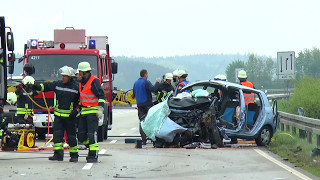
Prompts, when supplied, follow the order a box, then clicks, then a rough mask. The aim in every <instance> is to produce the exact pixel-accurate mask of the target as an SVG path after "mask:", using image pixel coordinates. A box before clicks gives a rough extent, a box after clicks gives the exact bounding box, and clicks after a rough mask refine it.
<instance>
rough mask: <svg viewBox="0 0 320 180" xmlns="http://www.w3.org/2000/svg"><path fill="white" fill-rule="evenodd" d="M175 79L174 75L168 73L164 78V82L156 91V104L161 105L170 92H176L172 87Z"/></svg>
mask: <svg viewBox="0 0 320 180" xmlns="http://www.w3.org/2000/svg"><path fill="white" fill-rule="evenodd" d="M172 79H173V75H172V73H167V74H166V75H165V76H164V82H162V83H161V84H160V85H159V87H158V88H157V89H156V92H157V101H156V103H160V102H162V101H164V100H165V99H166V97H167V95H168V93H169V92H170V91H174V88H173V86H172V85H171V81H172Z"/></svg>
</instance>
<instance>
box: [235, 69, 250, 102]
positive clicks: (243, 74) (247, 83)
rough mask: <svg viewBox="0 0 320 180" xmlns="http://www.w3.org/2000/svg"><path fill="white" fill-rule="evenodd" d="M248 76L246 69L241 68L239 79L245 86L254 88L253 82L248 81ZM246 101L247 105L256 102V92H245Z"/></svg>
mask: <svg viewBox="0 0 320 180" xmlns="http://www.w3.org/2000/svg"><path fill="white" fill-rule="evenodd" d="M247 78H248V76H247V73H246V71H244V70H241V71H239V72H238V79H239V81H240V84H241V85H243V86H247V87H250V88H254V86H253V84H252V83H251V82H250V81H248V80H247ZM244 101H245V104H246V105H248V104H249V103H254V93H249V94H248V93H244Z"/></svg>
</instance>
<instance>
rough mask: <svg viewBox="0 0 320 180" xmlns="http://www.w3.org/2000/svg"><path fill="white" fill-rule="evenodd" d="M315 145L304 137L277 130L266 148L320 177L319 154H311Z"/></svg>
mask: <svg viewBox="0 0 320 180" xmlns="http://www.w3.org/2000/svg"><path fill="white" fill-rule="evenodd" d="M313 142H315V140H314V141H313ZM315 147H316V144H309V143H308V141H307V140H306V139H301V138H299V135H292V134H289V133H287V132H282V131H278V132H276V133H275V134H274V136H273V138H272V141H271V143H270V144H269V146H268V149H269V150H270V151H272V152H274V153H276V154H278V155H279V156H280V157H282V158H283V159H286V160H288V161H289V162H290V163H292V164H294V165H296V166H297V167H300V168H302V169H304V170H306V171H308V172H310V173H311V174H313V175H315V176H317V177H320V154H319V155H317V156H313V157H312V156H311V152H312V149H314V148H315Z"/></svg>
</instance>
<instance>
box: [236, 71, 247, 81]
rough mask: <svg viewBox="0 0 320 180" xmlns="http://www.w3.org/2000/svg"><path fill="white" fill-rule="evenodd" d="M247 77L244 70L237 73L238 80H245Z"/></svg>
mask: <svg viewBox="0 0 320 180" xmlns="http://www.w3.org/2000/svg"><path fill="white" fill-rule="evenodd" d="M247 77H248V76H247V73H246V72H245V71H244V70H241V71H239V72H238V78H243V79H245V78H247Z"/></svg>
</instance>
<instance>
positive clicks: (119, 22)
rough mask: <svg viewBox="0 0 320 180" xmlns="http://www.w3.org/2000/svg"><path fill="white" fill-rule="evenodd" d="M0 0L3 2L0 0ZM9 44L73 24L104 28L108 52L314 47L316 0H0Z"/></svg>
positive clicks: (318, 26)
mask: <svg viewBox="0 0 320 180" xmlns="http://www.w3.org/2000/svg"><path fill="white" fill-rule="evenodd" d="M1 1H2V2H1ZM1 1H0V2H1V6H4V7H2V8H1V11H0V16H5V18H6V25H7V26H10V27H11V28H12V29H13V31H14V38H15V50H16V52H19V53H22V51H23V44H24V43H26V42H27V40H28V39H31V38H36V39H41V40H53V29H58V28H64V27H66V26H73V27H75V28H76V29H86V35H88V36H89V35H107V36H108V37H109V43H110V51H111V55H112V56H119V55H124V56H146V57H150V56H175V55H192V54H203V53H210V54H221V53H223V54H228V53H240V54H245V53H255V54H258V55H266V56H272V57H276V55H277V52H278V51H296V53H297V52H300V51H301V50H303V49H305V48H309V49H311V48H313V47H319V43H320V22H319V18H320V1H319V0H304V1H302V0H219V1H218V0H161V1H160V0H159V1H155V0H113V1H111V0H101V1H94V0H90V1H88V0H86V1H84V0H54V1H45V0H31V1H25V0H20V1H18V0H1Z"/></svg>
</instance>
